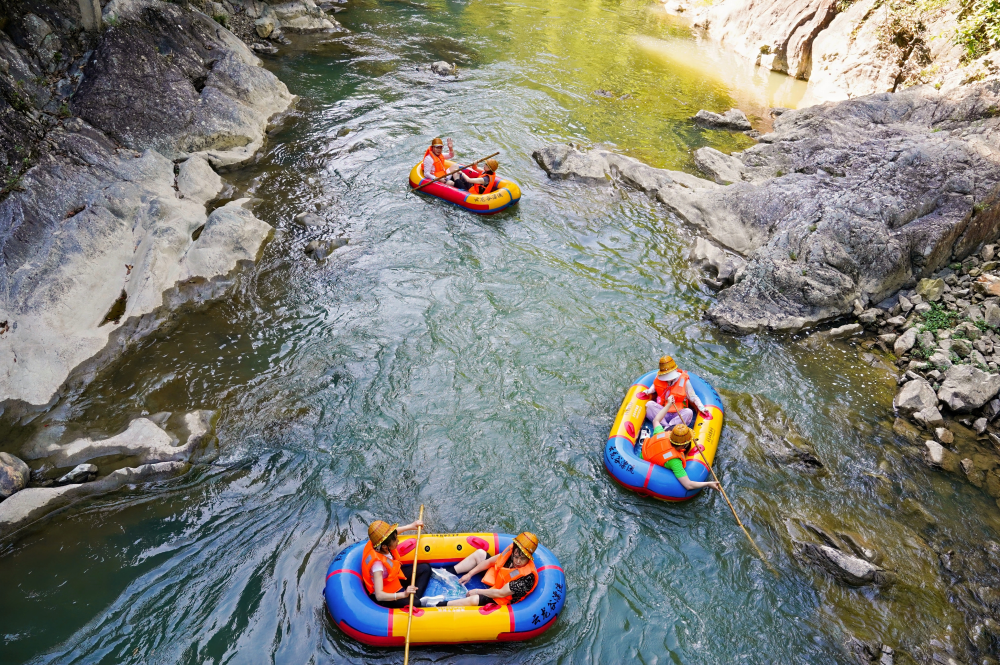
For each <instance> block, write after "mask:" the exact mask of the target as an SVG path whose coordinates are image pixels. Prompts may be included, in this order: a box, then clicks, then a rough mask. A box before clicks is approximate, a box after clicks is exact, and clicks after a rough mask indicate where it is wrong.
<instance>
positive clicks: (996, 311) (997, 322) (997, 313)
mask: <svg viewBox="0 0 1000 665" xmlns="http://www.w3.org/2000/svg"><path fill="white" fill-rule="evenodd" d="M983 321H984V322H985V323H986V325H988V326H989V327H991V328H997V327H1000V307H998V306H997V304H996V303H994V302H988V303H986V305H985V306H984V307H983Z"/></svg>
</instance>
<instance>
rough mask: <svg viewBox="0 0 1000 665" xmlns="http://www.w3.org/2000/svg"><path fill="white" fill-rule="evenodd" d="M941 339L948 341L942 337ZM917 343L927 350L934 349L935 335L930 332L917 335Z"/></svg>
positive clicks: (926, 331)
mask: <svg viewBox="0 0 1000 665" xmlns="http://www.w3.org/2000/svg"><path fill="white" fill-rule="evenodd" d="M941 339H946V337H942V338H941ZM917 343H918V344H920V346H921V347H923V348H925V349H933V348H934V343H935V339H934V333H932V332H931V331H929V330H925V331H924V332H922V333H919V334H918V335H917Z"/></svg>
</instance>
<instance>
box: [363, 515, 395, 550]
mask: <svg viewBox="0 0 1000 665" xmlns="http://www.w3.org/2000/svg"><path fill="white" fill-rule="evenodd" d="M397 526H399V524H398V523H397V524H393V525H392V526H390V525H389V524H387V523H386V522H383V521H382V520H375V521H374V522H372V523H371V524H369V525H368V540H370V541H372V547H380V546H381V545H382V543H384V542H385V539H386V538H388V537H389V536H391V535H392V534H393V532H394V531H395V530H396V527H397Z"/></svg>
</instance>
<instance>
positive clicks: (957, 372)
mask: <svg viewBox="0 0 1000 665" xmlns="http://www.w3.org/2000/svg"><path fill="white" fill-rule="evenodd" d="M911 383H912V382H911ZM907 385H909V384H907ZM997 391H1000V374H989V373H987V372H984V371H982V370H980V369H977V368H975V367H973V366H972V365H955V366H953V367H951V368H949V369H948V370H947V371H946V372H945V373H944V381H943V382H942V383H941V389H940V390H939V391H938V394H937V396H938V399H940V400H941V401H942V402H944V403H945V404H947V405H948V408H949V409H951V410H952V411H955V412H957V413H968V412H969V411H973V410H975V409H978V408H979V407H981V406H983V405H984V404H986V403H987V402H989V401H990V400H991V399H993V398H994V397H996V394H997Z"/></svg>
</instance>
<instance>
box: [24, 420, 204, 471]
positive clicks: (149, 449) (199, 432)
mask: <svg viewBox="0 0 1000 665" xmlns="http://www.w3.org/2000/svg"><path fill="white" fill-rule="evenodd" d="M215 418H216V412H215V411H209V410H199V411H192V412H190V413H187V414H185V415H184V417H183V431H182V432H181V433H182V434H184V435H185V440H184V443H182V444H181V443H179V442H178V441H177V440H176V439H175V438H174V436H172V435H171V434H170V433H169V432H167V431H166V430H164V429H163V428H161V427H160V426H159V425H158V424H157V423H156V422H154V421H153V420H150V419H149V418H136V419H135V420H133V421H132V422H131V423H129V425H128V428H127V429H126V430H125V431H124V432H122V433H121V434H117V435H115V436H112V437H108V438H106V439H91V438H89V437H87V438H81V439H76V440H74V441H72V442H70V443H68V444H65V445H59V444H56V443H47V442H36V443H29V444H28V445H27V446H26V447H25V450H24V455H25V457H27V459H30V460H42V459H44V462H45V464H46V465H47V466H50V467H55V468H60V467H67V466H71V465H77V464H83V463H85V462H88V461H89V460H92V459H95V458H98V457H106V456H108V455H118V456H123V457H128V458H131V459H134V460H137V461H138V462H139V463H141V464H149V463H152V462H169V461H188V460H190V459H192V456H193V454H194V453H195V452H196V451H197V450H198V449H199V447H201V446H203V445H204V444H205V443H206V442H207V440H208V439H209V437H210V436H211V435H212V431H213V429H214V421H215ZM175 444H176V445H175Z"/></svg>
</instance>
